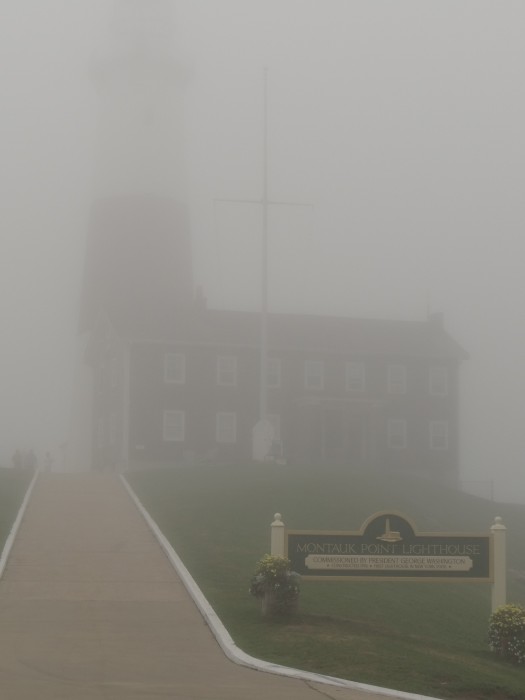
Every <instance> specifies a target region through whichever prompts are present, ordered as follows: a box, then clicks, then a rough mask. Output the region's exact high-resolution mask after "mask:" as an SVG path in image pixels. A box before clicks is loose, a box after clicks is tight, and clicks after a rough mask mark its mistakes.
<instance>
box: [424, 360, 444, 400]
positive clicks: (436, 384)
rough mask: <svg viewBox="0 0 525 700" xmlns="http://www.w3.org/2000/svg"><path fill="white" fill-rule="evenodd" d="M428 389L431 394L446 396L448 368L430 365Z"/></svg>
mask: <svg viewBox="0 0 525 700" xmlns="http://www.w3.org/2000/svg"><path fill="white" fill-rule="evenodd" d="M428 391H429V394H430V395H431V396H448V368H447V367H443V366H436V367H431V368H430V370H429V374H428Z"/></svg>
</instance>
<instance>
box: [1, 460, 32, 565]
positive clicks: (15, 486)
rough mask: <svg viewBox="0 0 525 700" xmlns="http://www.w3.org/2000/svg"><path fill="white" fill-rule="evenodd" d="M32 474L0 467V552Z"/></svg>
mask: <svg viewBox="0 0 525 700" xmlns="http://www.w3.org/2000/svg"><path fill="white" fill-rule="evenodd" d="M32 478H33V474H32V473H30V472H22V471H13V470H12V469H3V468H1V467H0V552H1V551H2V550H3V548H4V544H5V541H6V539H7V536H8V535H9V532H10V531H11V528H12V526H13V523H14V521H15V519H16V516H17V514H18V510H19V508H20V506H21V504H22V501H23V500H24V496H25V493H26V491H27V488H28V486H29V484H30V483H31V479H32Z"/></svg>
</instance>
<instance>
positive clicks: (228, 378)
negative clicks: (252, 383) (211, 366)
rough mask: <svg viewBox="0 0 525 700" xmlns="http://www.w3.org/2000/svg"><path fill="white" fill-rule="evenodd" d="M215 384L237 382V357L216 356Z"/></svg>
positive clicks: (229, 384) (227, 384)
mask: <svg viewBox="0 0 525 700" xmlns="http://www.w3.org/2000/svg"><path fill="white" fill-rule="evenodd" d="M217 384H220V385H221V386H235V385H236V384H237V358H236V357H235V355H225V356H223V357H218V358H217Z"/></svg>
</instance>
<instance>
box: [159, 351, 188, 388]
mask: <svg viewBox="0 0 525 700" xmlns="http://www.w3.org/2000/svg"><path fill="white" fill-rule="evenodd" d="M164 382H165V383H166V384H185V383H186V355H185V354H184V353H183V352H167V353H165V354H164Z"/></svg>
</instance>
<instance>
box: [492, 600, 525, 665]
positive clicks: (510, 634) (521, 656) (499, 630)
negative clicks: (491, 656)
mask: <svg viewBox="0 0 525 700" xmlns="http://www.w3.org/2000/svg"><path fill="white" fill-rule="evenodd" d="M489 645H490V648H491V650H492V651H494V652H496V653H497V654H500V655H501V656H504V657H505V658H506V659H510V660H511V661H514V663H518V664H522V663H524V662H525V608H523V607H522V606H521V605H515V604H513V603H509V604H508V605H501V606H500V607H499V608H497V610H495V611H494V612H493V613H492V615H491V616H490V619H489Z"/></svg>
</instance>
